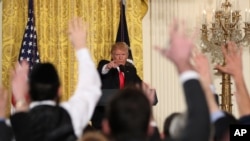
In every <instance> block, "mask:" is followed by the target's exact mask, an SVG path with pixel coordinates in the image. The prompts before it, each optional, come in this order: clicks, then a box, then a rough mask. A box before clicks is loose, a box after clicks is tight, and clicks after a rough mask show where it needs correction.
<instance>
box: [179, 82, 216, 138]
mask: <svg viewBox="0 0 250 141" xmlns="http://www.w3.org/2000/svg"><path fill="white" fill-rule="evenodd" d="M183 89H184V94H185V100H186V103H187V122H186V127H185V128H184V132H183V136H182V137H181V141H187V140H190V141H208V140H209V138H210V126H211V125H210V118H209V110H208V106H207V102H206V99H205V94H204V91H203V89H202V87H201V84H200V82H199V80H198V79H190V80H187V81H185V82H184V83H183ZM190 129H191V130H190Z"/></svg>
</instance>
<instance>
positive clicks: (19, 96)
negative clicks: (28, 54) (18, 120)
mask: <svg viewBox="0 0 250 141" xmlns="http://www.w3.org/2000/svg"><path fill="white" fill-rule="evenodd" d="M28 72H29V64H28V62H26V61H22V62H21V63H20V64H19V63H16V66H15V68H14V70H13V71H12V75H11V85H12V93H13V96H14V98H15V100H16V109H17V111H18V110H19V109H18V108H20V110H22V111H23V110H27V109H28V101H27V97H28V96H27V95H28V91H29V86H28Z"/></svg>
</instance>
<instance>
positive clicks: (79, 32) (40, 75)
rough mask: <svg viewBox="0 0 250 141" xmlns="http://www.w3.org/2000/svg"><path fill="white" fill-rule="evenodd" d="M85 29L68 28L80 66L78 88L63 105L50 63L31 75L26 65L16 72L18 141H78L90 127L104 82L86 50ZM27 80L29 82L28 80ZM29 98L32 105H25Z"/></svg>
mask: <svg viewBox="0 0 250 141" xmlns="http://www.w3.org/2000/svg"><path fill="white" fill-rule="evenodd" d="M86 32H87V29H86V26H85V25H83V24H82V22H81V20H80V19H74V20H72V21H71V22H70V24H69V39H70V40H71V42H72V44H73V46H74V49H75V51H76V56H77V60H78V63H79V67H78V72H79V78H78V84H77V87H76V90H75V93H74V94H73V95H72V97H71V98H70V99H69V100H68V101H66V102H63V103H61V104H59V99H60V95H61V91H60V81H59V76H58V73H57V71H56V69H55V67H54V66H53V65H52V64H51V63H40V64H37V65H35V66H34V67H33V69H32V70H31V72H30V73H29V75H28V70H29V66H28V64H27V63H26V62H22V63H21V64H20V65H19V64H17V65H16V68H15V70H14V72H13V78H12V90H13V95H14V97H15V99H16V101H17V102H16V113H15V114H13V115H12V116H11V124H12V128H13V131H14V134H15V137H16V140H17V141H59V140H60V141H75V140H76V139H77V138H78V137H80V136H81V134H82V131H83V129H84V128H85V127H86V126H87V124H88V122H89V120H90V118H91V116H92V113H93V111H94V108H95V106H96V103H97V102H98V100H99V98H100V96H101V89H100V88H101V82H100V78H99V75H98V72H97V71H96V68H95V64H94V63H93V61H92V59H91V57H90V54H89V51H88V49H87V48H86V36H87V35H86V34H87V33H86ZM27 78H28V80H27ZM26 94H29V95H30V98H31V103H30V104H29V105H28V104H27V103H26V101H25V95H26Z"/></svg>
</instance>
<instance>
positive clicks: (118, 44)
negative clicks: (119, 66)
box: [111, 42, 129, 54]
mask: <svg viewBox="0 0 250 141" xmlns="http://www.w3.org/2000/svg"><path fill="white" fill-rule="evenodd" d="M117 49H119V50H123V51H126V52H127V53H128V49H129V48H128V45H127V44H126V43H125V42H116V43H115V44H113V45H112V47H111V54H112V53H113V52H114V51H115V50H117Z"/></svg>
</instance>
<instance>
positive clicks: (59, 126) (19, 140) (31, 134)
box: [10, 105, 84, 141]
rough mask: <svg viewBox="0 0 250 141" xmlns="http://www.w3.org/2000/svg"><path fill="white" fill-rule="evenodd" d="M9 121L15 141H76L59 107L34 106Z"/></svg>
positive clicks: (71, 127)
mask: <svg viewBox="0 0 250 141" xmlns="http://www.w3.org/2000/svg"><path fill="white" fill-rule="evenodd" d="M83 116H84V115H83ZM10 119H11V125H12V129H13V131H14V134H15V138H16V141H55V140H58V141H59V140H60V141H75V140H76V136H75V134H74V130H73V125H72V122H71V118H70V116H69V114H68V112H67V111H66V110H65V109H63V108H61V107H59V106H49V105H40V106H36V107H34V108H32V109H31V110H30V111H29V112H19V113H16V114H14V115H12V116H11V118H10Z"/></svg>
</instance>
